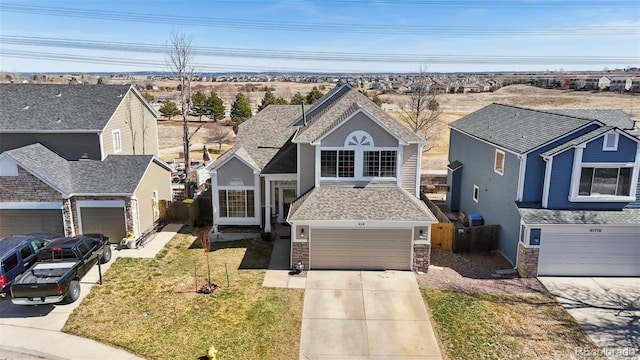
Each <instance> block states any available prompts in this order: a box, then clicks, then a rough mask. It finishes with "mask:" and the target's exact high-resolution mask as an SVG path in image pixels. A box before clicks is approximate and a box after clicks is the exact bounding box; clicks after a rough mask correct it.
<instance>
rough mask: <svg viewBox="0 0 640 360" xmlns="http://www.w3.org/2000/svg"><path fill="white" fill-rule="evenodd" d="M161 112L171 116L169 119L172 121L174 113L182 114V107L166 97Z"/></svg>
mask: <svg viewBox="0 0 640 360" xmlns="http://www.w3.org/2000/svg"><path fill="white" fill-rule="evenodd" d="M160 113H161V114H162V115H164V116H168V117H169V121H171V117H172V116H173V115H180V109H178V107H177V106H176V103H174V102H173V101H171V100H169V99H166V100H165V101H164V102H163V103H162V107H161V108H160Z"/></svg>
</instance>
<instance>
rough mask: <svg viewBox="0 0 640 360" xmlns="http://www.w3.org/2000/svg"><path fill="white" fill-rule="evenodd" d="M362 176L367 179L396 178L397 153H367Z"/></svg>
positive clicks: (388, 151)
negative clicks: (370, 177) (371, 177)
mask: <svg viewBox="0 0 640 360" xmlns="http://www.w3.org/2000/svg"><path fill="white" fill-rule="evenodd" d="M362 175H363V176H365V177H369V176H373V177H376V176H377V177H395V176H396V152H395V151H390V150H387V151H365V152H364V167H363V170H362Z"/></svg>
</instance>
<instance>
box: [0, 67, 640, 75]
mask: <svg viewBox="0 0 640 360" xmlns="http://www.w3.org/2000/svg"><path fill="white" fill-rule="evenodd" d="M628 72H630V73H640V67H630V68H626V69H608V70H561V71H560V70H543V71H531V70H522V71H475V72H471V71H455V72H433V71H429V72H423V73H422V74H423V75H426V76H436V75H502V74H515V75H528V74H536V75H539V74H586V73H595V74H606V73H628ZM0 73H4V74H19V75H22V76H33V75H91V76H106V75H131V76H175V74H173V73H172V72H164V71H154V70H149V71H146V70H136V71H83V72H78V71H27V72H15V71H5V70H2V69H0ZM207 75H215V76H242V75H271V76H293V75H295V76H381V75H403V76H418V75H420V73H419V72H360V73H356V72H296V71H291V72H288V71H245V72H235V71H234V72H229V71H219V72H197V71H195V72H194V73H193V76H207Z"/></svg>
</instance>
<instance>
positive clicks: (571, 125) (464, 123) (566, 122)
mask: <svg viewBox="0 0 640 360" xmlns="http://www.w3.org/2000/svg"><path fill="white" fill-rule="evenodd" d="M629 121H631V119H630V118H629V117H628V116H626V114H624V113H623V112H622V111H621V110H579V109H576V110H534V109H526V108H522V107H518V106H511V105H502V104H495V103H494V104H491V105H488V106H485V107H484V108H482V109H480V110H478V111H475V112H473V113H471V114H469V115H466V116H464V117H462V118H460V119H458V120H456V121H454V122H452V123H451V124H449V126H450V127H451V128H453V129H456V130H459V131H462V132H464V133H467V134H470V135H472V136H475V137H477V138H480V139H482V140H485V141H487V142H489V143H492V144H495V145H498V146H500V147H503V148H505V149H507V150H511V151H513V152H516V153H520V154H522V153H526V152H528V151H530V150H533V149H535V148H537V147H539V146H541V145H544V144H547V143H549V142H551V141H553V140H555V139H558V138H560V137H562V136H564V135H566V134H568V133H570V132H572V131H574V130H576V129H578V128H581V127H583V126H586V125H588V124H590V123H593V122H599V123H601V124H605V125H609V126H616V127H619V128H628V127H629ZM631 123H632V121H631ZM631 127H633V125H631Z"/></svg>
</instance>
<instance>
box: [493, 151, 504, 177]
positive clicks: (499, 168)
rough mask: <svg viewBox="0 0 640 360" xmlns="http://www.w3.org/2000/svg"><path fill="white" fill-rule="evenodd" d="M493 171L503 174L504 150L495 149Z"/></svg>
mask: <svg viewBox="0 0 640 360" xmlns="http://www.w3.org/2000/svg"><path fill="white" fill-rule="evenodd" d="M493 171H495V172H496V173H498V174H500V175H503V174H504V151H500V150H497V149H496V157H495V161H494V164H493Z"/></svg>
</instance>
